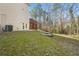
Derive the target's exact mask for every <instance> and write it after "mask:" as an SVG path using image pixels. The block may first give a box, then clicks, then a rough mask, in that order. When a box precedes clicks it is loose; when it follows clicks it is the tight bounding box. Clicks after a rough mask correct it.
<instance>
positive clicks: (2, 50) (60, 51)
mask: <svg viewBox="0 0 79 59" xmlns="http://www.w3.org/2000/svg"><path fill="white" fill-rule="evenodd" d="M72 52H73V51H72V50H70V49H68V48H66V47H64V46H63V45H60V44H58V43H57V42H55V40H53V38H50V37H47V36H43V35H41V33H40V32H6V33H2V34H0V55H17V56H18V55H19V56H20V55H26V56H28V55H29V56H34V55H36V56H38V55H40V56H42V55H43V56H44V55H72Z"/></svg>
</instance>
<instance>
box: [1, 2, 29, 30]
mask: <svg viewBox="0 0 79 59" xmlns="http://www.w3.org/2000/svg"><path fill="white" fill-rule="evenodd" d="M26 24H27V26H26ZM5 25H13V31H21V30H29V12H28V5H27V4H23V3H17V4H15V3H11V4H10V3H9V4H7V3H6V4H0V27H1V28H2V27H4V26H5ZM23 25H24V28H23ZM0 31H1V30H0Z"/></svg>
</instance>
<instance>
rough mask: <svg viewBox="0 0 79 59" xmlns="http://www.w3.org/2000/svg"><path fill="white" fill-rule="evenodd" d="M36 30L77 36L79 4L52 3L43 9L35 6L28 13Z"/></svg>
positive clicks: (78, 31)
mask: <svg viewBox="0 0 79 59" xmlns="http://www.w3.org/2000/svg"><path fill="white" fill-rule="evenodd" d="M30 13H31V16H32V18H34V19H36V20H37V21H38V22H39V24H38V29H41V30H45V31H50V32H53V33H62V34H79V4H74V3H73V4H65V3H61V4H60V3H54V4H50V7H49V8H47V9H44V8H43V7H42V5H41V4H37V5H36V6H35V7H34V8H32V11H30Z"/></svg>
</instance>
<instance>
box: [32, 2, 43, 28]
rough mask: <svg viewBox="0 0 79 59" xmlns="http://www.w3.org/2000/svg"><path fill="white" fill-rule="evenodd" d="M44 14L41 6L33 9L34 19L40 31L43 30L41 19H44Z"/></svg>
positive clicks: (38, 5)
mask: <svg viewBox="0 0 79 59" xmlns="http://www.w3.org/2000/svg"><path fill="white" fill-rule="evenodd" d="M42 12H43V9H42V7H41V4H37V5H36V6H35V7H34V8H33V9H32V13H31V15H32V17H34V18H35V19H36V20H37V22H38V29H40V28H41V17H42Z"/></svg>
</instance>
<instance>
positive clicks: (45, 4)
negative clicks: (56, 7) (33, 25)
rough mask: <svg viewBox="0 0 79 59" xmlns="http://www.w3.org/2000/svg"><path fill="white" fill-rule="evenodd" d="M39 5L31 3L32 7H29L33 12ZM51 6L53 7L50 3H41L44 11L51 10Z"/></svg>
mask: <svg viewBox="0 0 79 59" xmlns="http://www.w3.org/2000/svg"><path fill="white" fill-rule="evenodd" d="M37 4H38V3H31V4H30V7H29V11H31V10H32V8H33V7H35V6H36V5H37ZM50 5H51V4H50V3H41V6H42V8H43V9H47V8H49V7H50Z"/></svg>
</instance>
